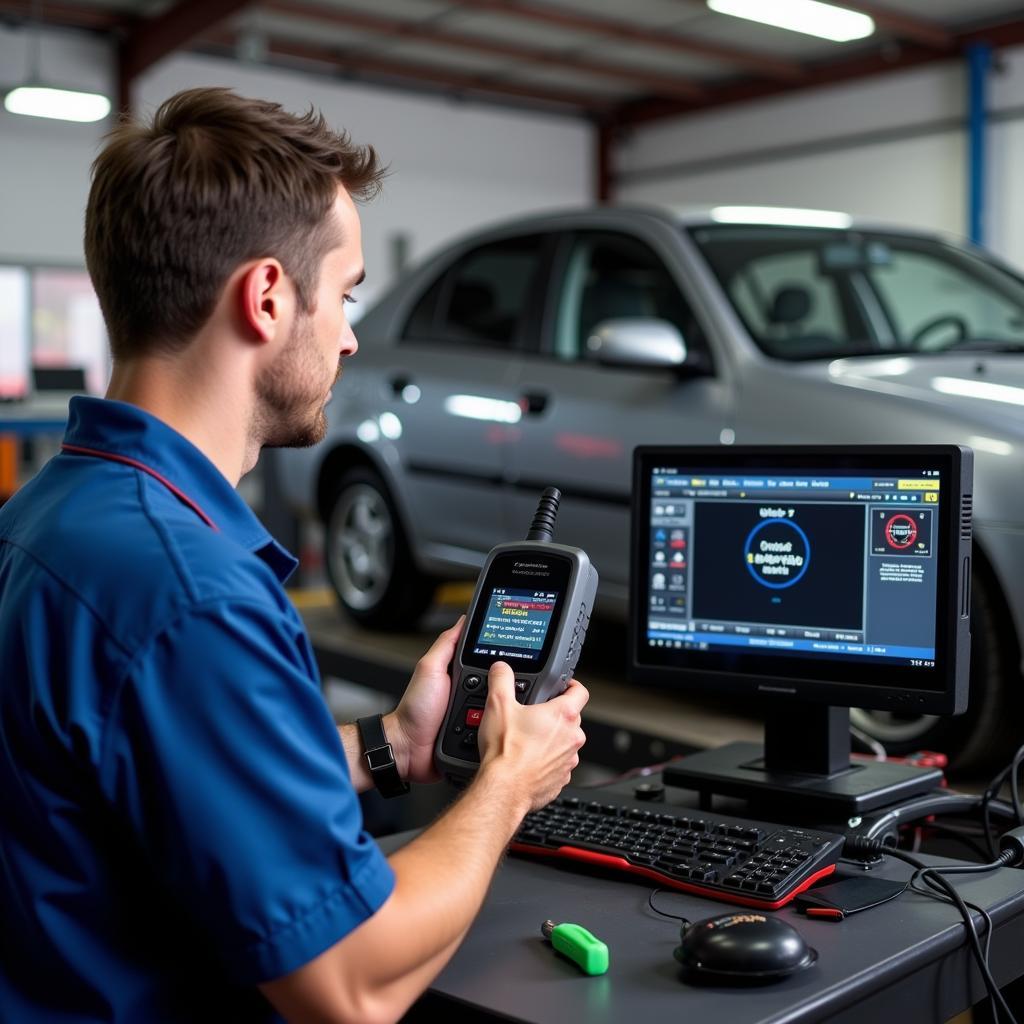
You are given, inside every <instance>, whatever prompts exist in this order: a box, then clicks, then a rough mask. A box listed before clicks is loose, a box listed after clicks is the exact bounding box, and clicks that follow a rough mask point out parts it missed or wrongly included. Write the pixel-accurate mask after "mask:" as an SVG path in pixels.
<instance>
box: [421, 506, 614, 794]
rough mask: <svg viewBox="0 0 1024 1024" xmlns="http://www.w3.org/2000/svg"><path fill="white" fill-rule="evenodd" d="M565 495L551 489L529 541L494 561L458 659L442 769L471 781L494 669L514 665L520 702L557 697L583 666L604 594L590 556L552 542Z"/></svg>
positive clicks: (505, 547)
mask: <svg viewBox="0 0 1024 1024" xmlns="http://www.w3.org/2000/svg"><path fill="white" fill-rule="evenodd" d="M560 498H561V494H560V492H559V491H558V490H557V489H556V488H554V487H549V488H548V489H547V490H545V491H544V494H543V495H542V496H541V499H540V501H539V502H538V504H537V512H536V514H535V515H534V517H533V523H532V524H531V526H530V532H529V533H528V534H527V535H526V540H525V541H519V542H513V543H509V544H499V545H498V546H497V547H496V548H493V549H492V550H491V552H490V554H489V555H488V556H487V561H486V562H485V563H484V567H483V570H482V571H481V573H480V577H479V579H478V580H477V584H476V592H475V593H474V594H473V603H472V604H471V605H470V608H469V611H468V612H467V614H466V625H465V628H464V629H463V631H462V638H461V639H460V640H459V646H458V648H457V649H456V652H455V658H454V660H453V661H452V670H451V675H452V693H451V698H450V700H449V702H448V712H447V714H446V715H445V719H444V724H443V725H442V726H441V731H440V732H439V733H438V737H437V746H436V748H435V751H434V761H435V763H436V764H437V768H438V771H440V772H441V774H442V775H445V776H447V777H449V778H451V779H454V780H460V779H465V778H466V777H467V776H470V775H472V774H473V773H474V772H475V771H476V770H477V768H479V767H480V755H479V752H478V751H477V732H478V728H479V725H480V720H481V718H482V717H483V711H484V704H485V703H486V701H487V670H488V669H489V668H490V667H491V665H493V664H494V663H495V662H496V661H504V662H506V663H507V664H508V665H510V666H511V668H512V671H513V672H514V673H515V678H516V683H515V686H516V700H518V701H519V703H520V704H541V703H543V702H544V701H546V700H550V699H551V698H552V697H556V696H558V694H560V693H561V692H562V691H563V690H564V689H565V687H566V685H567V683H568V681H569V680H570V679H571V678H572V674H573V672H574V670H575V668H576V662H577V661H578V660H579V656H580V650H581V649H582V647H583V639H584V637H585V636H586V634H587V626H588V625H589V624H590V612H591V609H592V608H593V606H594V598H595V596H596V594H597V570H596V569H595V568H594V566H593V565H592V564H591V562H590V559H589V558H588V557H587V554H586V552H585V551H581V550H580V549H579V548H572V547H568V546H566V545H564V544H554V543H552V539H551V538H552V533H553V530H554V525H555V517H556V516H557V514H558V503H559V500H560Z"/></svg>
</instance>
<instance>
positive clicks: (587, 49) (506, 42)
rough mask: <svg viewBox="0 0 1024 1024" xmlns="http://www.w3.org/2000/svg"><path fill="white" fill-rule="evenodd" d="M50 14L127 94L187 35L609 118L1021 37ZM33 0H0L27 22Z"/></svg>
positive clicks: (479, 16) (298, 10)
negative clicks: (108, 61)
mask: <svg viewBox="0 0 1024 1024" xmlns="http://www.w3.org/2000/svg"><path fill="white" fill-rule="evenodd" d="M35 6H36V9H37V10H39V9H41V12H42V20H43V21H44V23H47V24H52V25H65V26H76V27H82V28H87V29H92V30H95V31H100V32H107V33H114V34H116V35H117V37H118V38H119V40H120V42H121V47H120V52H121V58H122V59H121V77H122V98H125V97H127V95H128V87H129V85H130V83H131V80H132V79H133V78H134V77H136V76H137V75H138V74H140V73H141V72H143V71H144V70H145V69H146V68H148V67H150V66H151V65H152V64H154V63H155V62H156V61H158V60H160V59H162V58H164V57H166V56H167V55H168V54H170V53H172V52H174V51H176V50H181V49H186V50H195V51H201V52H208V53H220V54H234V55H236V56H238V57H240V58H241V59H246V60H250V61H258V62H263V63H267V64H273V65H288V66H301V67H304V68H307V69H313V70H318V71H321V72H325V73H329V74H333V75H337V76H341V77H344V78H346V79H350V80H352V79H354V80H359V81H366V82H373V83H378V84H387V85H390V86H398V87H401V88H408V89H412V90H416V91H420V92H422V91H430V92H435V93H438V92H439V93H443V94H448V95H453V96H457V97H472V98H474V99H484V100H488V101H492V102H501V103H506V104H507V103H512V104H515V105H521V106H529V107H534V108H536V107H541V108H545V109H551V110H558V111H562V112H565V113H569V114H574V115H580V116H586V117H590V118H593V119H595V120H598V121H600V122H601V123H602V124H605V125H622V124H626V123H637V122H641V121H649V120H653V119H657V118H662V117H666V116H673V115H678V114H683V113H689V112H692V111H697V110H701V109H705V108H708V107H712V106H718V105H721V104H724V103H730V102H737V101H741V100H749V99H754V98H757V97H760V96H767V95H772V94H777V93H782V92H791V91H794V90H798V89H804V88H808V87H812V86H818V85H823V84H827V83H830V82H837V81H843V80H849V79H852V78H857V77H862V76H864V75H867V74H876V73H879V72H883V71H886V70H895V69H898V68H905V67H910V66H913V65H916V64H921V63H925V62H928V61H934V60H939V59H948V58H950V57H954V56H956V55H958V54H959V53H961V52H963V51H964V50H965V49H966V48H967V47H968V46H969V45H970V44H971V43H972V42H990V43H991V44H992V45H994V46H1004V45H1012V44H1014V43H1024V17H1022V12H1021V7H1020V3H1019V0H1018V2H1012V0H1011V2H1008V0H972V2H971V3H970V4H969V5H968V4H965V3H963V2H962V0H879V2H876V0H871V2H860V0H856V2H852V0H851V2H849V3H844V4H843V6H845V7H847V8H850V9H853V10H858V11H861V12H863V13H865V14H869V15H871V16H872V17H873V18H874V19H875V22H876V32H875V34H874V35H872V36H871V37H869V38H868V39H864V40H858V41H856V42H849V43H832V42H828V41H826V40H822V39H816V38H814V37H811V36H805V35H801V34H798V33H795V32H788V31H785V30H782V29H776V28H772V27H770V26H767V25H760V24H756V23H753V22H748V21H743V20H740V19H737V18H731V17H727V16H724V15H720V14H716V13H714V12H712V11H710V10H709V9H708V8H707V6H706V4H705V3H704V0H631V2H630V3H629V4H628V5H624V4H623V3H622V2H621V0H372V2H370V0H365V2H359V0H177V2H171V3H168V2H166V0H155V2H154V0H61V2H59V3H58V2H52V3H51V2H45V0H44V2H42V3H37V4H36V5H35ZM31 8H32V4H31V3H30V0H0V21H4V22H7V23H13V24H27V23H29V22H30V20H31V16H32V9H31Z"/></svg>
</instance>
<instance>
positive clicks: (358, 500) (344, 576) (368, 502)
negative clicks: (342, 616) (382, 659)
mask: <svg viewBox="0 0 1024 1024" xmlns="http://www.w3.org/2000/svg"><path fill="white" fill-rule="evenodd" d="M324 565H325V567H326V569H327V576H328V579H329V580H330V582H331V586H332V587H333V588H334V591H335V593H336V594H337V595H338V600H339V601H340V603H341V606H342V608H344V610H345V612H346V613H347V614H348V616H349V617H350V618H351V619H353V620H354V621H356V622H357V623H359V625H361V626H366V627H367V628H368V629H380V630H409V629H412V628H414V627H415V625H416V623H417V621H418V620H419V618H420V616H421V615H422V614H423V612H424V611H426V609H427V607H428V606H429V605H430V602H431V600H432V598H433V596H434V591H435V590H436V589H437V580H436V579H434V578H433V577H431V576H428V575H426V574H424V573H423V572H421V571H420V569H419V568H418V567H417V566H416V563H415V561H414V560H413V557H412V550H411V548H410V546H409V540H408V537H407V536H406V533H405V530H404V528H403V526H402V522H401V519H400V518H399V516H398V512H397V510H396V508H395V503H394V501H393V500H392V498H391V494H390V493H389V491H388V487H387V484H385V483H384V481H383V480H382V479H381V477H380V475H379V474H378V473H376V472H374V471H373V470H372V469H369V468H366V467H362V466H359V467H355V468H353V469H349V470H347V471H346V472H345V473H344V474H343V475H342V477H341V479H340V480H339V482H338V486H337V489H336V490H335V492H334V496H333V497H332V499H331V501H330V503H329V505H328V509H327V515H326V518H325V522H324Z"/></svg>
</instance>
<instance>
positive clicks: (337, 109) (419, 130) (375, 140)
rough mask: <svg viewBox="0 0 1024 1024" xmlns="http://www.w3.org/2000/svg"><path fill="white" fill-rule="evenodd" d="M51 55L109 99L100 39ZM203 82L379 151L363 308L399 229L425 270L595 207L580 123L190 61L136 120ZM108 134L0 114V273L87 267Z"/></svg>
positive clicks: (60, 40)
mask: <svg viewBox="0 0 1024 1024" xmlns="http://www.w3.org/2000/svg"><path fill="white" fill-rule="evenodd" d="M26 35H27V34H26V33H25V32H24V31H19V32H14V31H11V30H0V68H3V71H4V78H5V79H6V78H7V77H8V76H10V77H12V78H13V79H15V80H17V78H18V77H19V75H20V73H21V68H22V66H23V64H24V61H25V58H26V54H27V48H26ZM43 54H44V59H43V70H44V71H50V70H51V69H52V75H53V76H55V77H57V76H59V77H60V79H61V81H62V82H67V83H69V84H71V85H79V86H83V87H84V86H90V87H93V88H102V89H107V90H108V91H109V90H110V89H111V88H112V63H111V59H112V53H111V51H110V49H109V47H108V46H107V45H105V44H104V43H103V42H101V41H99V40H97V39H96V38H93V37H90V36H86V35H84V34H78V33H47V35H46V38H45V42H44V50H43ZM198 85H227V86H230V87H232V88H235V89H236V90H237V91H239V92H241V93H243V94H248V95H254V96H261V97H264V98H266V99H271V100H275V101H277V102H280V103H282V104H284V105H285V106H286V107H287V108H289V109H293V110H304V109H306V108H308V107H309V105H310V104H313V105H314V106H316V107H318V108H320V109H321V110H322V111H323V112H324V114H325V115H326V116H327V118H328V120H329V121H330V122H331V123H332V124H333V125H334V126H336V127H344V128H346V129H348V130H349V131H350V132H351V134H352V135H353V137H354V138H355V139H356V140H357V141H359V142H369V143H372V144H373V145H374V146H375V147H376V148H377V149H378V151H379V152H380V154H381V156H382V157H383V159H384V161H385V162H386V163H388V164H389V165H390V167H391V175H390V177H389V179H388V181H387V183H386V185H385V189H384V193H383V195H382V196H381V198H380V199H378V200H377V201H376V202H375V203H373V204H371V205H369V206H367V207H366V208H365V209H364V211H363V236H364V249H365V254H366V260H367V283H366V285H365V286H364V287H363V288H362V289H360V294H361V296H362V298H363V299H364V300H369V299H371V298H372V297H373V294H374V293H375V292H377V291H379V290H380V289H381V288H382V287H383V286H384V285H385V284H386V283H387V279H388V276H389V273H390V269H391V255H390V253H391V249H390V240H391V238H392V237H393V236H394V234H395V233H397V232H401V233H404V234H406V235H408V236H409V245H410V253H411V256H412V258H413V259H416V258H418V257H419V256H421V255H423V254H424V253H426V252H428V251H429V250H430V249H432V248H434V247H435V246H437V245H439V244H440V243H442V242H444V241H445V240H447V239H449V238H451V237H452V236H453V235H455V234H457V233H459V232H462V231H465V230H469V229H473V228H476V227H478V226H480V225H482V224H484V223H485V222H488V221H494V220H498V219H502V218H506V217H515V216H517V215H520V214H524V213H527V212H532V211H534V210H538V209H543V208H546V207H553V206H566V205H578V204H580V203H585V202H588V201H589V200H590V199H591V198H592V196H593V188H594V185H593V162H594V158H593V149H592V144H593V137H592V128H591V127H590V125H588V124H586V123H583V122H581V121H578V120H574V119H570V118H567V117H561V116H554V115H547V114H535V113H526V112H522V111H517V110H509V109H505V108H498V107H494V106H485V105H482V104H479V103H469V102H459V101H453V100H447V99H444V98H439V97H437V96H422V97H419V96H415V95H412V94H409V93H404V92H397V91H385V90H380V89H374V88H372V87H369V86H365V85H355V84H352V83H341V82H337V81H332V80H331V79H329V78H326V77H323V76H315V75H307V74H303V73H299V72H293V71H282V70H278V69H267V68H256V67H253V66H251V65H240V64H237V63H235V62H233V61H228V60H219V59H215V58H210V57H201V56H191V55H183V56H179V57H174V58H171V59H169V60H166V61H164V62H162V63H160V64H158V65H156V66H155V67H154V68H153V69H151V71H150V72H149V73H147V74H146V75H144V76H143V77H142V78H141V79H140V80H139V81H138V82H137V83H136V89H135V95H134V97H133V100H134V104H135V107H136V110H137V111H139V112H140V113H145V112H148V111H151V110H152V108H153V107H155V106H156V105H157V104H159V103H160V101H161V100H164V99H166V98H167V97H168V96H170V95H172V94H173V93H174V92H177V91H178V90H179V89H184V88H188V87H192V86H198ZM108 128H109V124H101V125H73V124H64V123H59V122H47V121H40V120H36V119H32V118H24V117H17V116H14V115H11V114H6V113H5V112H3V111H2V110H0V262H2V261H3V260H21V259H32V260H38V261H40V262H50V261H56V262H60V263H78V264H81V263H82V260H83V257H82V242H81V236H82V216H83V211H84V208H85V201H86V197H87V193H88V183H89V164H90V162H91V161H92V159H93V158H94V156H95V155H96V152H97V150H98V147H99V145H100V141H101V138H102V135H103V133H104V132H105V131H106V130H107V129H108Z"/></svg>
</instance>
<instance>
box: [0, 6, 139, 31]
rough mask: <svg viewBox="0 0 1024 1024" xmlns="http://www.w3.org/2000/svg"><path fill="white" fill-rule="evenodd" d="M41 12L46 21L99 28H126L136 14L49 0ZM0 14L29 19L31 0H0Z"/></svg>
mask: <svg viewBox="0 0 1024 1024" xmlns="http://www.w3.org/2000/svg"><path fill="white" fill-rule="evenodd" d="M42 12H43V24H45V25H60V26H64V27H67V28H88V29H94V30H96V31H99V32H110V31H114V30H117V29H127V28H130V27H131V26H133V25H135V24H136V22H137V21H138V19H137V18H135V17H133V16H128V15H125V13H124V12H123V11H119V10H115V9H113V8H110V7H106V8H96V7H83V6H81V5H80V4H66V3H50V2H49V0H48V2H47V3H46V4H45V6H43V7H42ZM0 16H12V17H14V18H17V19H19V20H22V19H23V20H24V21H32V20H33V11H32V3H31V0H0Z"/></svg>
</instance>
